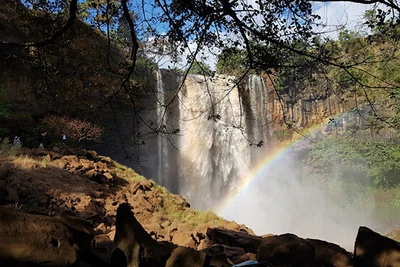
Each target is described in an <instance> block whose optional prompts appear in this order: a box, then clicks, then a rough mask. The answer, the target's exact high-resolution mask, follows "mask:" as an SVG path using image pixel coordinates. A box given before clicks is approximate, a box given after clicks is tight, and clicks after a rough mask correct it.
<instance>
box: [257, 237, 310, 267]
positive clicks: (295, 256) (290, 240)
mask: <svg viewBox="0 0 400 267" xmlns="http://www.w3.org/2000/svg"><path fill="white" fill-rule="evenodd" d="M257 261H259V262H266V263H268V264H270V265H272V266H274V267H291V266H296V267H314V266H316V262H315V249H314V246H313V245H312V244H311V243H310V242H309V241H307V240H305V239H303V238H300V237H298V236H296V235H293V234H282V235H276V236H269V237H264V238H263V240H262V242H261V245H260V247H259V248H258V251H257Z"/></svg>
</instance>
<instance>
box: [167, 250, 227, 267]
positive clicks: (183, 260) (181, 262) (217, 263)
mask: <svg viewBox="0 0 400 267" xmlns="http://www.w3.org/2000/svg"><path fill="white" fill-rule="evenodd" d="M187 266H191V267H205V266H214V267H228V266H231V264H229V262H228V261H227V259H226V257H225V255H222V254H221V255H215V256H210V255H209V254H207V253H206V252H204V251H198V250H195V249H193V248H188V247H177V248H176V249H174V250H173V251H172V253H171V257H170V258H169V259H168V261H167V263H166V265H165V267H187Z"/></svg>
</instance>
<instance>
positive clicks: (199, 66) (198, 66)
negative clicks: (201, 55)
mask: <svg viewBox="0 0 400 267" xmlns="http://www.w3.org/2000/svg"><path fill="white" fill-rule="evenodd" d="M188 73H189V74H198V75H205V76H210V75H211V74H212V71H211V69H210V66H208V65H207V64H205V63H204V62H201V61H197V60H196V61H194V62H193V64H192V66H191V67H190V69H189V72H188Z"/></svg>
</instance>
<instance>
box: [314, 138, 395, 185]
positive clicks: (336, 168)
mask: <svg viewBox="0 0 400 267" xmlns="http://www.w3.org/2000/svg"><path fill="white" fill-rule="evenodd" d="M310 155H311V157H312V159H313V160H312V165H313V166H315V167H317V168H320V169H321V170H323V171H324V172H326V173H327V175H328V176H330V177H331V176H332V175H334V176H336V178H338V179H340V180H343V181H346V182H356V183H361V184H365V185H368V184H370V183H371V182H373V184H374V185H375V186H377V187H382V188H391V187H395V186H398V185H400V179H399V177H400V145H389V144H385V143H383V142H379V141H362V140H359V139H354V140H350V139H333V138H326V139H324V140H322V141H320V142H318V143H317V144H315V145H314V146H313V147H312V151H311V154H310Z"/></svg>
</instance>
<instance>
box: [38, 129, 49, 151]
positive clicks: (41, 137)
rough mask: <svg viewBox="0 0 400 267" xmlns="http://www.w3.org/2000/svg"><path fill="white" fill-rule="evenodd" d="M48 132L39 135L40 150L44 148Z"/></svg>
mask: <svg viewBox="0 0 400 267" xmlns="http://www.w3.org/2000/svg"><path fill="white" fill-rule="evenodd" d="M46 135H47V132H44V133H41V134H40V135H39V148H44V142H45V141H46Z"/></svg>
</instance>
